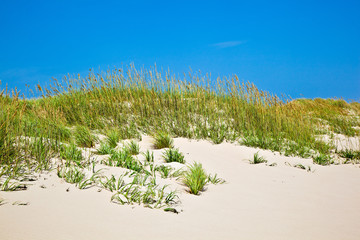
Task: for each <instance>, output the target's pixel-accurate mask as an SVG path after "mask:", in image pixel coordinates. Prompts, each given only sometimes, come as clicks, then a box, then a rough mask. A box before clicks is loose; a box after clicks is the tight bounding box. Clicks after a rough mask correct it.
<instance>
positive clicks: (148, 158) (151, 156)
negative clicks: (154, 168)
mask: <svg viewBox="0 0 360 240" xmlns="http://www.w3.org/2000/svg"><path fill="white" fill-rule="evenodd" d="M143 156H144V157H145V163H146V164H150V163H153V162H154V153H153V152H151V153H150V151H149V150H146V152H144V153H143Z"/></svg>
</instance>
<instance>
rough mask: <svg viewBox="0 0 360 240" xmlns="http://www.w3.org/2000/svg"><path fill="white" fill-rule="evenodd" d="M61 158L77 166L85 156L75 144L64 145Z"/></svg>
mask: <svg viewBox="0 0 360 240" xmlns="http://www.w3.org/2000/svg"><path fill="white" fill-rule="evenodd" d="M60 157H61V158H63V159H65V160H72V161H74V162H75V163H76V164H77V165H80V162H81V161H82V160H83V156H82V153H81V150H80V149H77V147H76V145H75V144H74V143H71V144H70V145H63V146H62V147H61V150H60Z"/></svg>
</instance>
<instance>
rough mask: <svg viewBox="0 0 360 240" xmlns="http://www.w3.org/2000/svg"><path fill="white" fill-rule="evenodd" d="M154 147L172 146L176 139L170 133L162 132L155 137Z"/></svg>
mask: <svg viewBox="0 0 360 240" xmlns="http://www.w3.org/2000/svg"><path fill="white" fill-rule="evenodd" d="M154 147H155V149H161V148H172V147H174V141H173V140H172V139H171V137H170V136H169V135H168V134H166V133H162V132H160V133H158V134H157V135H156V136H155V137H154Z"/></svg>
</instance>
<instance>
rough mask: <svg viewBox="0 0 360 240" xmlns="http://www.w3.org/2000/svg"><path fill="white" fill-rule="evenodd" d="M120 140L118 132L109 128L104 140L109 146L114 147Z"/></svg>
mask: <svg viewBox="0 0 360 240" xmlns="http://www.w3.org/2000/svg"><path fill="white" fill-rule="evenodd" d="M119 141H120V134H119V132H118V131H117V130H111V131H109V133H108V136H107V138H106V142H107V144H108V146H109V147H111V148H116V146H117V144H118V142H119Z"/></svg>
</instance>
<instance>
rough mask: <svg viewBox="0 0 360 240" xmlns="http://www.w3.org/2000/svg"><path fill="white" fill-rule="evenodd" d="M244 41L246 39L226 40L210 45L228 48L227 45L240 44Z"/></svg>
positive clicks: (234, 45)
mask: <svg viewBox="0 0 360 240" xmlns="http://www.w3.org/2000/svg"><path fill="white" fill-rule="evenodd" d="M245 42H246V41H228V42H220V43H215V44H211V46H213V47H218V48H229V47H236V46H239V45H241V44H244V43H245Z"/></svg>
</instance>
